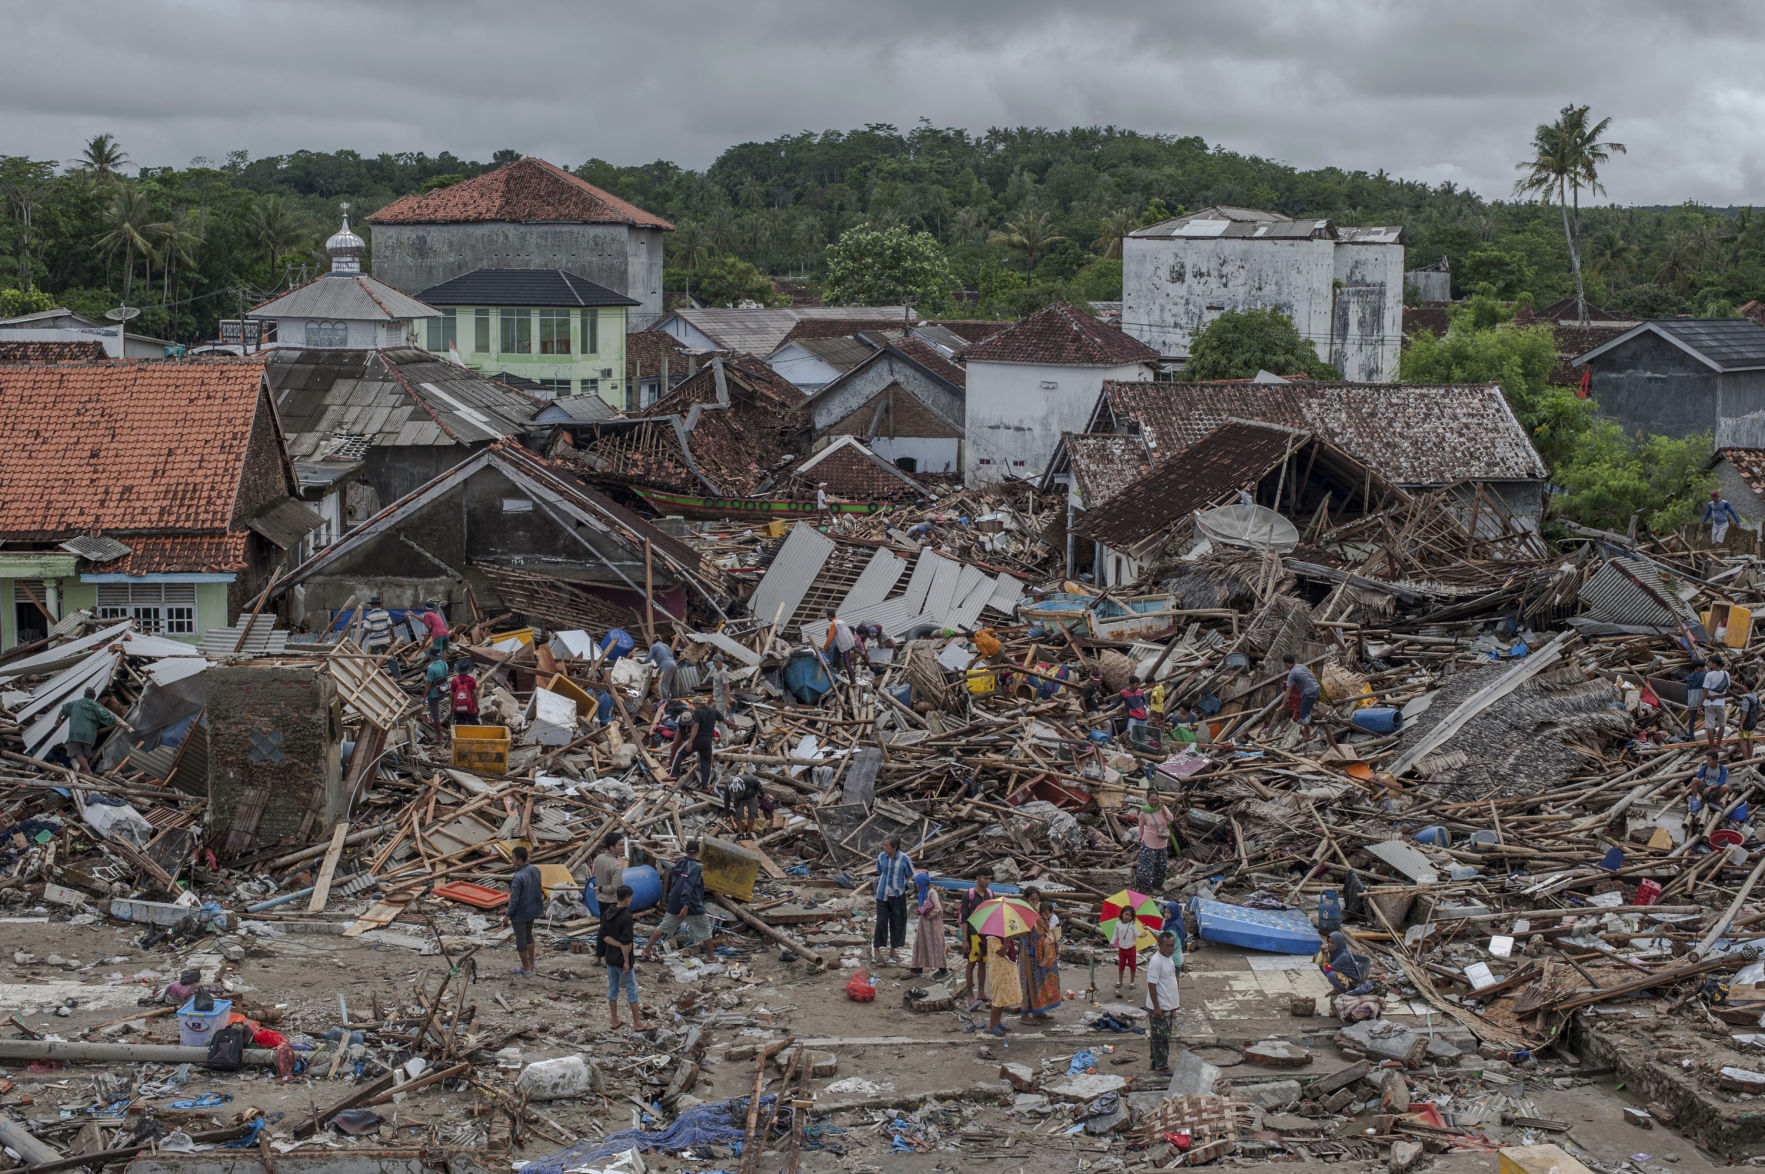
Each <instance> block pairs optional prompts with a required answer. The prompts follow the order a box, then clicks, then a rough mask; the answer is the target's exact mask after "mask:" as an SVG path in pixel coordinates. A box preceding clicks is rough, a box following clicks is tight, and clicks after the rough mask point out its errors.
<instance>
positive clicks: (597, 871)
mask: <svg viewBox="0 0 1765 1174" xmlns="http://www.w3.org/2000/svg"><path fill="white" fill-rule="evenodd" d="M592 867H593V869H594V890H595V901H596V902H597V903H599V902H601V901H605V900H607V899H608V898H610V897H611V896H612V894H614V893H616V892H618V891H619V886H620V884H621V883H623V881H624V879H625V837H624V836H623V835H621V834H620V833H618V832H608V833H607V838H606V839H604V840H602V841H601V850H600V851H599V852H598V853H596V854H595V858H594V864H593V865H592Z"/></svg>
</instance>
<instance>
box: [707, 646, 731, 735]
mask: <svg viewBox="0 0 1765 1174" xmlns="http://www.w3.org/2000/svg"><path fill="white" fill-rule="evenodd" d="M729 675H730V674H729V664H728V663H727V662H726V661H725V660H724V659H723V654H722V653H721V652H713V653H712V654H711V670H710V678H711V704H712V705H714V706H716V707H717V709H718V711H719V712H721V713H723V714H725V715H727V714H728V713H729V711H730V704H729ZM726 720H727V718H726Z"/></svg>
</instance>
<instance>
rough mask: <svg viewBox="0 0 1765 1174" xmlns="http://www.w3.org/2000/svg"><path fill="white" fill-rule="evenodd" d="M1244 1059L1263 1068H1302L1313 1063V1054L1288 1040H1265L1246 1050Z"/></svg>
mask: <svg viewBox="0 0 1765 1174" xmlns="http://www.w3.org/2000/svg"><path fill="white" fill-rule="evenodd" d="M1244 1058H1245V1059H1246V1060H1249V1061H1250V1062H1251V1063H1252V1064H1256V1065H1258V1066H1260V1067H1263V1068H1301V1067H1304V1066H1305V1065H1307V1064H1309V1063H1311V1053H1310V1052H1308V1051H1306V1050H1305V1049H1304V1048H1302V1047H1299V1046H1298V1045H1296V1044H1290V1043H1288V1042H1287V1041H1286V1040H1263V1041H1261V1042H1260V1043H1254V1044H1251V1045H1250V1046H1249V1047H1247V1048H1245V1049H1244Z"/></svg>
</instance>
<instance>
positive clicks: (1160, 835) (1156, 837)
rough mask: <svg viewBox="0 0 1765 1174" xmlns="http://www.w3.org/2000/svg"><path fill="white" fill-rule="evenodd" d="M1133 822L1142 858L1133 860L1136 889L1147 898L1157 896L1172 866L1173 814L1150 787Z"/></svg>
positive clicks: (1161, 890) (1162, 889)
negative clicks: (1166, 872)
mask: <svg viewBox="0 0 1765 1174" xmlns="http://www.w3.org/2000/svg"><path fill="white" fill-rule="evenodd" d="M1134 822H1135V833H1136V834H1137V835H1138V836H1139V840H1140V855H1139V858H1138V859H1136V860H1135V861H1134V888H1135V889H1137V890H1138V891H1140V892H1142V893H1145V894H1146V895H1147V896H1148V897H1156V896H1158V895H1159V894H1160V893H1162V892H1163V891H1164V878H1165V870H1166V869H1167V868H1168V867H1169V865H1170V855H1171V813H1170V809H1169V808H1167V807H1166V806H1165V805H1164V804H1163V803H1162V802H1160V801H1159V798H1158V792H1156V791H1154V790H1153V789H1152V788H1151V787H1148V788H1146V799H1145V801H1144V802H1142V803H1141V804H1140V814H1139V816H1138V817H1137V818H1136V819H1135V821H1134Z"/></svg>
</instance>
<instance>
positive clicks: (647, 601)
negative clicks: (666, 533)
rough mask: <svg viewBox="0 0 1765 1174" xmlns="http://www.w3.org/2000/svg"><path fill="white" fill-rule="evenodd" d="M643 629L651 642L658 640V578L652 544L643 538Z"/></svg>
mask: <svg viewBox="0 0 1765 1174" xmlns="http://www.w3.org/2000/svg"><path fill="white" fill-rule="evenodd" d="M643 631H644V635H645V636H646V637H648V638H649V641H650V643H651V644H654V643H655V642H656V580H655V570H654V563H653V562H652V560H651V544H650V540H649V539H648V538H645V539H644V540H643Z"/></svg>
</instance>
